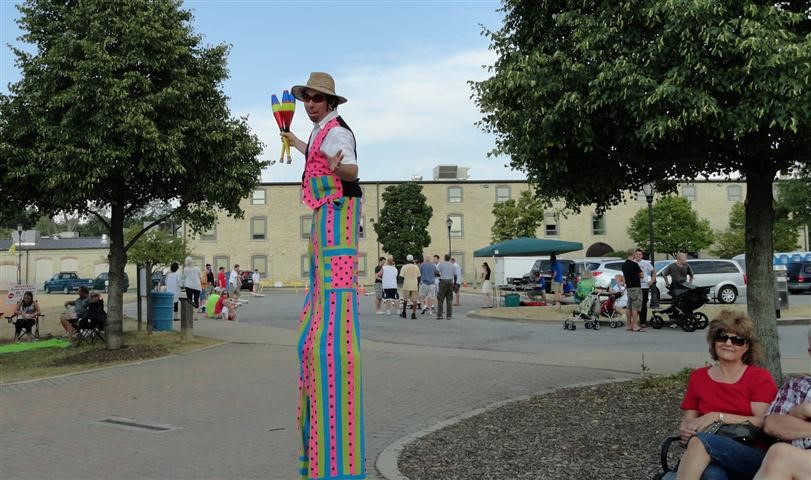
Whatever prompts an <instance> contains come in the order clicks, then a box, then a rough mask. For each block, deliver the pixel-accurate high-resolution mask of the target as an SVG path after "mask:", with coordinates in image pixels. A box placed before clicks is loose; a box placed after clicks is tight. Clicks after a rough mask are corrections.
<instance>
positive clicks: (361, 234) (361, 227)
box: [358, 215, 366, 238]
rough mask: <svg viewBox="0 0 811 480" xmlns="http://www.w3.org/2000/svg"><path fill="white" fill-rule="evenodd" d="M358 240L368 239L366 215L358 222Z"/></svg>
mask: <svg viewBox="0 0 811 480" xmlns="http://www.w3.org/2000/svg"><path fill="white" fill-rule="evenodd" d="M358 238H366V215H361V216H360V220H359V221H358Z"/></svg>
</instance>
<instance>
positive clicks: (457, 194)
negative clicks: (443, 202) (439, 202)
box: [448, 187, 462, 203]
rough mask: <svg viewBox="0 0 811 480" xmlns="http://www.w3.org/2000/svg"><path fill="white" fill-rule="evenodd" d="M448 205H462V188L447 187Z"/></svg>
mask: <svg viewBox="0 0 811 480" xmlns="http://www.w3.org/2000/svg"><path fill="white" fill-rule="evenodd" d="M448 203H462V187H448Z"/></svg>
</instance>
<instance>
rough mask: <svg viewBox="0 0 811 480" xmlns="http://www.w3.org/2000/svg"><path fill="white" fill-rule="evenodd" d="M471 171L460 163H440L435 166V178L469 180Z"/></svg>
mask: <svg viewBox="0 0 811 480" xmlns="http://www.w3.org/2000/svg"><path fill="white" fill-rule="evenodd" d="M469 171H470V169H469V168H467V167H460V166H458V165H438V166H436V167H434V180H467V179H468V177H469V175H468V172H469Z"/></svg>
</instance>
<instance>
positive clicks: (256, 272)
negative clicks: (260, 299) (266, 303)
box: [251, 268, 261, 293]
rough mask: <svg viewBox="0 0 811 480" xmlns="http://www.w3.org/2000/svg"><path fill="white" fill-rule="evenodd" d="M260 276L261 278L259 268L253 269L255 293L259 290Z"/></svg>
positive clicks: (252, 277) (252, 276)
mask: <svg viewBox="0 0 811 480" xmlns="http://www.w3.org/2000/svg"><path fill="white" fill-rule="evenodd" d="M260 278H261V275H259V269H258V268H254V269H253V275H251V281H252V282H253V293H256V292H258V291H259V279H260Z"/></svg>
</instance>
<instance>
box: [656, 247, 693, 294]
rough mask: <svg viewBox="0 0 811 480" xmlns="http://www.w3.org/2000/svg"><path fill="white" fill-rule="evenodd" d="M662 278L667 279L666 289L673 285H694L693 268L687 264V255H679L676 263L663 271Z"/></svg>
mask: <svg viewBox="0 0 811 480" xmlns="http://www.w3.org/2000/svg"><path fill="white" fill-rule="evenodd" d="M662 276H663V277H665V287H667V288H668V289H670V286H671V285H676V284H685V283H693V268H692V267H691V266H690V264H689V263H687V254H686V253H677V254H676V261H675V262H673V263H671V264H670V265H668V266H667V267H665V269H664V270H662ZM667 277H670V280H668V278H667Z"/></svg>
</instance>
